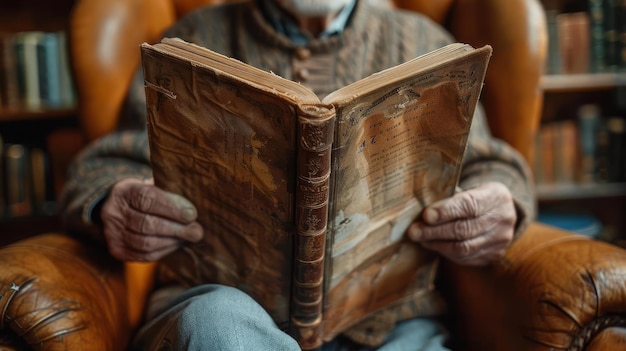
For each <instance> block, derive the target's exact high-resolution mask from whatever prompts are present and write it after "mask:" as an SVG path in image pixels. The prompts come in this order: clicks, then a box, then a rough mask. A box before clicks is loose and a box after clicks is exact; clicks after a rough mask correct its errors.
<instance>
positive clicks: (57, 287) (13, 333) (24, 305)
mask: <svg viewBox="0 0 626 351" xmlns="http://www.w3.org/2000/svg"><path fill="white" fill-rule="evenodd" d="M0 267H2V269H0V340H3V339H5V340H10V339H12V340H13V341H12V342H13V343H21V344H28V345H31V347H32V348H33V349H35V350H93V351H119V350H123V349H125V347H126V345H127V343H128V340H129V337H130V334H131V332H132V330H131V328H130V326H129V321H128V312H127V306H126V305H127V295H126V287H125V281H124V270H123V265H122V264H121V263H119V262H117V261H115V260H114V259H112V258H111V257H110V256H107V254H106V253H105V252H104V250H100V251H98V250H97V249H96V248H95V247H91V246H89V245H86V244H84V243H81V242H79V241H77V240H75V239H72V238H71V237H69V236H65V235H62V234H45V235H40V236H36V237H32V238H29V239H25V240H22V241H19V242H16V243H13V244H11V245H9V246H6V247H4V248H0ZM16 339H17V341H16ZM9 346H10V345H8V346H7V347H9ZM1 348H2V345H0V349H1ZM9 349H10V348H9Z"/></svg>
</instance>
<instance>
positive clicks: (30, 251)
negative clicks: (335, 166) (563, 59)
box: [0, 0, 626, 351]
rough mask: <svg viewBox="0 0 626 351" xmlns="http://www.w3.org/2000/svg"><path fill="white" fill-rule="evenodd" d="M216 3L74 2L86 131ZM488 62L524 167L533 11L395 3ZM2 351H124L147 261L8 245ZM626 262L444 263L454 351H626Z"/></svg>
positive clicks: (0, 282) (35, 242) (483, 4)
mask: <svg viewBox="0 0 626 351" xmlns="http://www.w3.org/2000/svg"><path fill="white" fill-rule="evenodd" d="M208 2H218V1H210V0H178V1H176V0H107V1H99V0H78V1H77V3H76V7H75V9H74V12H73V14H72V21H71V33H70V35H71V50H72V62H73V69H74V73H75V77H76V84H77V88H78V92H79V98H80V121H81V127H82V132H84V133H85V135H86V136H87V139H88V140H91V139H94V138H97V137H99V136H101V135H103V134H106V133H107V132H109V131H111V130H112V129H113V128H114V126H115V124H116V122H117V114H118V111H119V109H120V106H121V104H122V99H123V96H124V93H125V91H126V90H127V88H128V85H129V82H130V79H131V75H132V73H133V72H134V70H135V69H136V67H137V65H138V64H139V50H138V45H139V44H140V43H141V42H143V41H147V42H154V41H155V40H157V38H158V37H159V35H160V33H161V31H162V30H163V29H164V28H165V27H167V26H169V25H170V24H171V23H172V22H173V21H174V20H175V19H176V18H178V17H180V16H181V15H183V14H185V13H187V12H188V11H190V10H191V9H193V8H195V7H196V6H198V5H199V4H200V3H208ZM394 5H395V6H398V7H402V8H406V9H410V10H413V11H420V12H422V13H424V14H426V15H428V16H429V17H431V18H432V19H434V20H435V21H438V22H440V23H442V24H444V25H445V26H447V27H448V28H449V29H450V30H451V31H452V33H453V34H454V35H456V36H457V38H459V40H460V41H465V42H468V43H471V44H474V45H475V46H479V45H482V44H485V43H489V44H491V45H492V46H493V48H494V55H493V58H492V61H491V64H490V68H489V71H488V75H487V78H486V84H485V90H484V92H483V96H482V100H483V104H484V105H485V108H486V110H487V113H488V116H489V118H490V119H489V123H490V126H491V128H492V131H493V133H494V135H496V136H497V137H500V138H502V139H504V140H506V141H508V142H509V143H511V144H512V145H513V146H515V147H516V148H517V149H518V150H520V152H522V153H523V154H524V155H526V156H527V157H530V156H529V155H531V149H530V148H531V145H532V144H531V142H530V141H531V140H532V135H533V134H534V133H535V131H536V128H537V124H538V122H539V118H540V112H541V104H542V94H541V89H540V86H539V78H540V76H541V73H542V67H543V61H544V57H545V50H546V40H547V39H546V34H545V30H546V28H545V19H544V16H543V12H542V9H541V6H540V4H539V2H538V0H507V1H502V0H437V1H435V0H406V1H401V0H396V1H395V2H394ZM0 267H1V268H0V350H46V351H53V350H54V351H57V350H71V351H76V350H89V351H121V350H125V349H126V347H127V344H128V341H129V339H130V338H131V337H132V334H133V332H134V330H135V328H136V327H137V325H138V324H139V322H140V319H141V313H142V310H143V306H144V304H145V299H146V296H147V294H148V292H149V291H150V289H151V284H152V273H153V265H152V264H138V263H119V262H116V261H115V260H113V259H112V258H111V257H109V256H108V254H107V253H106V252H104V250H103V249H102V248H97V247H92V246H90V245H89V244H88V243H85V242H81V241H79V240H76V239H74V238H71V237H68V236H66V235H63V234H62V233H46V234H42V235H39V236H35V237H31V238H28V239H25V240H22V241H19V242H16V243H13V244H11V245H9V246H6V247H4V248H0ZM625 276H626V251H625V250H623V249H621V248H618V247H616V246H613V245H610V244H607V243H603V242H598V241H594V240H591V239H588V238H586V237H583V236H579V235H574V234H572V233H568V232H566V231H563V230H560V229H556V228H552V227H548V226H545V225H541V224H539V223H533V224H531V226H530V227H529V228H528V229H527V231H526V233H525V234H524V235H523V236H522V237H521V238H520V239H519V240H517V241H516V242H515V243H514V244H513V245H512V246H511V248H510V249H509V250H508V252H507V254H506V257H505V259H504V260H502V262H501V263H500V264H498V265H495V266H492V267H486V268H470V267H460V266H456V265H454V264H445V265H444V266H443V267H442V274H441V281H440V282H439V283H440V284H441V286H442V288H443V290H444V292H445V294H446V296H447V298H448V300H449V302H450V314H449V317H448V318H447V321H448V322H449V325H450V327H451V329H452V331H453V335H454V337H455V340H456V344H457V349H460V350H482V351H484V350H507V351H508V350H589V351H591V350H616V349H620V345H621V346H622V347H623V346H626V286H625V284H624V277H625Z"/></svg>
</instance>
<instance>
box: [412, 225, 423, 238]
mask: <svg viewBox="0 0 626 351" xmlns="http://www.w3.org/2000/svg"><path fill="white" fill-rule="evenodd" d="M409 237H410V238H411V240H415V241H417V240H420V238H421V237H422V230H421V229H420V228H419V227H418V226H415V225H414V226H412V227H410V228H409Z"/></svg>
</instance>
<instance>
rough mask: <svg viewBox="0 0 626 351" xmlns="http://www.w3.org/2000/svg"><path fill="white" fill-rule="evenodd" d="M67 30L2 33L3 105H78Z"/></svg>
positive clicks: (34, 107) (0, 95) (42, 107)
mask: <svg viewBox="0 0 626 351" xmlns="http://www.w3.org/2000/svg"><path fill="white" fill-rule="evenodd" d="M66 36H67V34H66V32H65V31H56V32H43V31H24V32H17V33H4V34H2V35H0V70H1V71H0V107H2V108H5V109H9V110H20V109H25V110H32V111H38V110H46V109H59V108H70V107H73V106H75V104H76V92H75V87H74V81H73V78H72V75H71V70H70V65H69V57H68V52H67V50H68V47H67V38H66Z"/></svg>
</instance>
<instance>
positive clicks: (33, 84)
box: [15, 31, 43, 109]
mask: <svg viewBox="0 0 626 351" xmlns="http://www.w3.org/2000/svg"><path fill="white" fill-rule="evenodd" d="M42 35H43V32H38V31H33V32H21V33H18V34H17V37H16V41H15V47H16V48H15V50H16V52H17V69H18V77H19V78H20V96H21V98H22V102H23V104H24V106H25V107H26V108H28V109H39V108H40V107H41V95H40V93H39V62H38V58H37V45H39V41H40V40H41V37H42Z"/></svg>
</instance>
